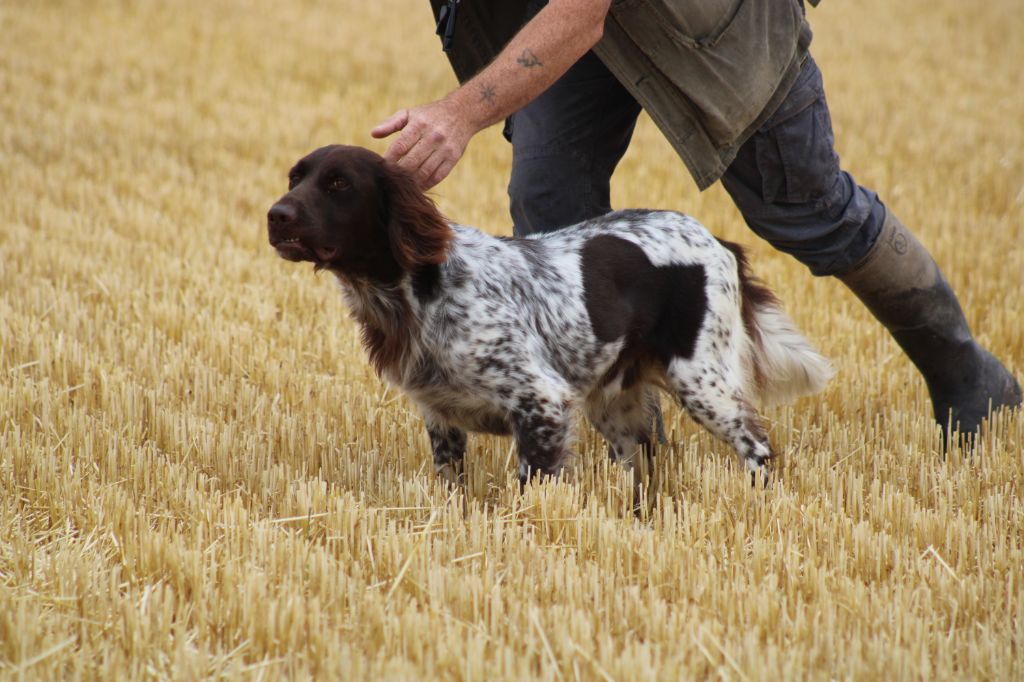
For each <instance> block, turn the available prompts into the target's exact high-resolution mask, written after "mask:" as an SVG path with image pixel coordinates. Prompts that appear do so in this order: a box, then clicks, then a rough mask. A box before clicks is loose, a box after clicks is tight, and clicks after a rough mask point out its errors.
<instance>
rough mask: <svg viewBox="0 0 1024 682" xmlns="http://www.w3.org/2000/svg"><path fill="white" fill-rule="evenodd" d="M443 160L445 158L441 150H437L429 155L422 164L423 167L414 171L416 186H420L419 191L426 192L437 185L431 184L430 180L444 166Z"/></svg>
mask: <svg viewBox="0 0 1024 682" xmlns="http://www.w3.org/2000/svg"><path fill="white" fill-rule="evenodd" d="M445 160H446V157H445V154H444V152H443V150H441V149H438V150H435V151H434V153H433V154H431V155H430V158H429V159H427V160H426V161H424V162H423V165H421V166H420V168H419V170H418V171H416V184H417V185H419V186H420V189H422V190H428V189H430V188H431V187H433V186H434V185H436V184H437V183H436V182H431V180H432V179H433V177H434V174H435V173H437V171H438V170H440V168H441V166H442V165H444V162H445Z"/></svg>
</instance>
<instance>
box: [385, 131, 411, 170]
mask: <svg viewBox="0 0 1024 682" xmlns="http://www.w3.org/2000/svg"><path fill="white" fill-rule="evenodd" d="M419 140H420V136H419V133H418V132H417V131H415V130H413V129H412V128H406V129H404V130H403V131H402V134H401V135H399V136H398V137H396V138H395V141H394V142H392V143H391V146H390V147H388V150H387V151H386V152H384V158H385V159H386V160H387V161H390V162H391V163H397V164H398V165H399V166H400V167H401V168H404V169H406V170H416V168H418V167H419V164H416V165H415V166H413V167H412V168H409V167H408V164H407V163H406V161H405V157H406V155H407V154H408V153H409V152H410V151H411V150H412V149H413V148H414V147H415V146H416V143H417V142H419Z"/></svg>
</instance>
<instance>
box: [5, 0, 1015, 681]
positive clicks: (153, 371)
mask: <svg viewBox="0 0 1024 682" xmlns="http://www.w3.org/2000/svg"><path fill="white" fill-rule="evenodd" d="M426 4H427V3H426V2H419V1H417V2H414V1H413V0H404V1H401V2H400V1H399V0H382V1H380V2H361V3H357V2H353V1H350V0H318V1H316V2H314V1H312V0H307V1H304V2H294V3H273V2H267V1H264V0H259V1H255V2H246V1H243V0H207V1H203V2H200V1H199V0H181V1H180V2H173V3H162V2H155V1H145V2H143V1H139V2H129V1H122V2H113V1H110V2H108V1H100V0H74V1H73V0H67V1H64V2H58V1H46V2H15V1H12V0H0V34H2V35H3V36H4V39H3V40H2V41H0V197H2V203H0V677H10V678H15V679H18V678H24V679H67V678H86V679H118V678H121V679H127V678H134V679H148V678H157V679H164V678H167V679H195V678H200V677H207V678H212V677H222V676H223V677H229V678H241V679H278V678H281V677H293V678H303V677H307V676H318V677H322V678H325V679H331V678H334V679H401V680H420V679H434V678H440V679H467V680H470V679H472V680H480V679H534V678H536V679H547V680H556V679H604V680H634V679H712V678H714V679H717V678H724V679H738V680H755V679H799V678H809V679H829V678H839V679H865V680H867V679H899V678H902V679H933V678H934V679H969V678H975V679H1020V678H1021V677H1022V676H1024V663H1022V661H1024V649H1022V646H1024V598H1022V590H1024V568H1022V563H1024V532H1022V527H1024V483H1022V476H1024V458H1022V447H1021V443H1022V441H1024V418H1022V417H1021V415H1020V414H1016V415H1013V416H1008V417H1001V418H999V419H997V420H996V423H995V424H994V425H993V427H992V428H991V429H988V430H986V432H985V434H984V437H983V439H982V442H981V445H980V447H979V449H978V450H977V452H976V453H975V456H973V457H966V456H964V455H963V454H962V453H953V454H952V455H951V456H949V457H947V458H943V457H942V455H941V454H940V449H939V437H938V432H937V428H936V427H935V425H934V424H933V423H932V421H931V419H930V406H929V404H928V400H927V395H926V391H925V387H924V384H923V382H922V381H921V380H920V379H919V378H918V376H917V375H916V374H915V372H914V371H913V368H912V367H911V365H910V363H909V362H908V361H907V360H906V359H905V358H904V357H903V356H902V355H901V354H900V353H899V351H898V349H897V348H896V346H895V344H894V343H892V342H891V341H890V340H889V338H888V337H887V335H886V334H885V333H884V331H883V330H882V329H881V328H880V327H879V326H878V325H876V324H875V323H873V321H872V320H871V318H870V317H869V315H868V314H867V312H866V311H865V310H863V309H862V308H861V307H860V306H859V304H858V303H857V302H856V301H855V299H854V298H853V297H852V296H851V295H849V294H848V293H847V292H846V291H845V290H844V289H842V287H841V286H840V285H839V284H838V283H836V282H835V281H832V280H815V279H813V278H812V277H811V276H810V275H809V274H808V273H807V272H806V271H805V270H804V269H803V268H802V267H801V266H799V265H798V264H797V263H795V262H794V261H792V260H790V259H788V258H787V257H785V256H783V255H780V254H776V253H775V252H773V251H772V250H771V249H770V248H769V247H767V246H766V245H765V244H763V243H760V242H759V241H758V240H757V239H756V237H754V236H753V235H752V234H751V233H749V232H748V231H747V230H746V228H745V227H744V226H743V224H742V223H741V221H740V219H739V216H738V214H737V213H736V211H735V209H734V208H733V207H732V206H731V204H730V202H729V200H728V198H727V197H726V195H725V194H724V192H723V191H722V190H721V189H720V188H717V187H716V188H713V189H712V190H710V191H708V192H707V193H705V194H699V193H698V192H697V191H696V190H695V189H694V187H693V185H692V183H691V181H690V180H689V178H688V176H687V175H686V174H685V171H684V170H683V168H682V166H681V164H680V163H679V162H678V161H677V160H676V158H675V157H674V156H673V154H672V152H671V150H670V148H669V147H668V145H667V144H666V143H665V142H664V141H663V140H662V139H661V138H660V136H659V134H658V133H657V131H656V130H655V129H654V128H653V126H651V125H650V123H649V121H644V122H643V124H642V125H641V127H640V129H639V130H638V132H637V135H636V138H635V140H634V144H633V147H632V149H631V150H630V153H629V155H628V156H627V158H626V160H625V161H624V162H623V165H622V166H621V167H620V170H619V173H618V175H617V184H616V187H615V204H616V206H618V207H667V208H676V209H680V210H684V211H687V212H689V213H692V214H694V215H695V216H697V217H698V218H700V219H701V220H702V221H703V222H705V223H706V224H707V225H709V226H710V227H711V229H712V230H713V231H714V232H716V233H717V234H718V235H720V236H722V237H724V238H727V239H731V240H736V241H740V242H743V243H745V244H747V245H749V246H750V248H751V253H752V261H753V263H754V267H755V269H756V271H757V272H758V274H760V275H761V276H762V277H763V278H764V279H766V280H767V281H768V282H769V283H770V284H771V286H772V287H773V288H774V289H775V290H776V291H777V292H778V293H779V294H780V296H781V297H782V299H783V300H784V301H785V302H786V304H787V307H788V309H789V311H790V312H791V314H792V315H793V317H794V318H795V319H796V320H797V321H798V322H799V324H800V325H801V326H802V327H803V328H804V330H805V331H806V332H807V333H808V335H809V336H810V338H812V339H813V340H814V342H815V343H816V344H817V345H818V346H819V348H821V349H822V350H823V351H824V352H825V354H826V355H828V356H830V357H831V358H833V359H834V362H835V364H836V366H837V368H838V370H839V371H838V374H837V376H836V378H835V380H834V381H833V383H832V384H831V386H830V388H829V389H827V391H826V392H825V393H824V394H822V395H821V396H818V397H815V398H813V399H805V400H803V401H801V402H799V403H798V404H796V405H795V406H793V407H790V408H785V409H778V410H774V411H771V412H769V413H768V415H767V416H768V417H769V419H770V421H771V436H772V439H773V441H774V443H775V445H776V447H777V449H778V450H780V451H781V452H783V453H784V459H783V462H782V464H781V468H780V478H779V481H778V482H777V484H776V485H775V486H774V487H772V488H771V489H770V490H768V491H763V490H753V489H751V487H750V485H749V482H748V479H747V478H746V477H745V476H743V475H742V474H741V473H740V468H739V467H738V466H737V464H736V462H735V461H734V456H733V454H732V452H731V451H730V450H729V449H728V448H727V447H725V446H723V445H722V444H719V443H717V442H714V441H713V440H712V439H710V438H709V436H708V435H707V434H706V433H705V432H704V431H703V430H701V429H699V428H697V427H696V426H695V425H694V424H693V423H691V422H690V421H689V420H688V418H687V417H686V416H685V415H684V414H682V413H681V412H680V411H679V410H678V409H676V408H675V407H674V406H672V407H670V408H669V410H668V412H667V414H666V418H667V426H668V429H669V431H670V439H671V441H672V446H671V447H670V448H667V449H663V450H662V451H661V456H660V459H659V460H658V464H657V471H656V475H657V480H658V489H657V492H656V495H655V496H656V505H655V506H654V509H653V510H652V511H651V512H650V513H649V514H647V515H646V516H645V517H644V518H642V519H635V518H634V517H633V515H632V514H631V513H630V511H629V510H630V500H629V494H630V492H629V491H630V486H629V485H628V483H627V481H626V479H625V477H624V476H623V475H621V473H620V472H619V471H617V470H616V469H615V468H614V467H610V466H609V465H608V463H607V461H606V456H605V454H604V449H603V445H602V444H601V443H599V442H598V440H597V438H596V436H595V434H594V433H593V432H591V431H590V430H589V429H586V428H583V429H581V431H580V435H579V442H578V448H577V449H578V451H579V458H578V464H577V468H576V472H575V476H574V480H573V481H572V482H567V481H563V482H560V483H552V484H545V485H543V486H537V487H531V488H530V489H528V490H527V491H526V493H525V494H523V495H520V494H519V491H518V485H517V484H516V483H515V477H514V466H513V461H514V454H513V452H512V451H511V442H510V441H509V440H507V439H500V438H491V437H477V438H471V441H470V452H469V454H468V459H467V461H468V482H467V485H466V486H465V488H464V489H463V490H462V491H460V492H456V493H454V494H453V493H450V492H449V491H447V490H446V489H445V488H444V487H443V486H442V485H440V484H439V483H438V482H437V481H435V480H434V478H433V476H432V467H431V464H430V458H429V445H428V442H427V438H426V435H425V433H424V431H423V429H422V426H421V423H420V421H419V419H418V417H417V415H416V414H415V412H414V410H413V409H412V406H411V405H410V404H409V403H408V402H407V401H406V400H405V399H404V398H403V397H402V396H401V395H400V394H398V393H397V392H396V391H395V390H389V389H387V388H386V387H385V386H384V385H383V384H382V383H380V382H379V381H378V379H377V378H376V377H375V376H374V374H373V372H372V370H371V369H370V368H369V366H368V364H367V362H366V360H365V357H364V355H363V352H362V350H361V348H360V345H359V340H358V330H357V329H356V328H355V326H354V324H353V322H352V321H351V320H350V319H349V318H348V316H347V314H346V312H345V310H344V307H343V305H342V301H341V299H340V296H339V295H338V292H337V288H336V286H335V285H334V283H333V282H332V280H331V277H330V276H328V275H326V274H321V275H319V276H314V275H313V273H312V271H311V268H308V267H299V266H296V265H294V264H291V263H286V262H284V261H282V260H280V259H279V258H277V257H276V255H275V254H274V252H273V250H272V249H270V247H269V246H268V245H267V243H266V237H265V226H264V224H265V218H264V215H265V212H266V209H267V208H268V207H269V206H270V204H271V203H272V202H273V200H274V199H275V198H276V197H277V196H279V195H280V194H281V193H282V192H283V191H284V189H285V172H286V170H287V169H288V167H289V166H290V164H291V163H292V162H293V161H294V160H295V159H297V158H298V157H299V156H301V155H303V154H305V153H306V152H308V151H309V150H311V149H313V148H315V147H317V146H319V145H322V144H326V143H331V142H345V143H354V144H362V145H366V146H371V147H373V148H375V149H377V150H383V149H384V146H383V144H381V143H379V142H375V141H371V140H370V139H369V135H368V131H369V129H370V128H371V127H372V126H373V125H374V124H375V123H377V122H378V121H379V120H382V119H383V118H384V117H386V116H387V115H389V114H390V113H392V111H394V110H396V109H398V108H400V107H402V106H407V105H411V104H415V103H418V102H423V101H427V100H430V99H433V98H437V97H439V96H440V95H442V94H443V93H445V92H446V91H447V90H448V89H450V88H451V87H452V86H453V84H454V80H453V77H452V76H451V74H450V72H449V70H448V69H447V66H446V64H445V62H444V59H443V57H442V55H441V54H440V51H439V49H438V44H437V41H436V38H435V37H434V36H433V35H432V26H431V22H430V17H429V13H428V10H427V9H426ZM811 16H812V24H813V26H814V28H815V31H816V39H815V44H814V52H815V55H816V58H817V59H818V61H819V63H820V64H821V66H822V70H823V71H824V73H825V77H826V86H827V88H828V89H829V96H830V100H831V104H832V109H833V118H834V121H835V126H836V129H837V135H838V138H839V151H840V154H841V155H842V156H843V159H844V162H845V164H846V166H847V167H848V168H849V169H851V170H852V171H853V172H854V173H855V175H856V176H857V177H858V178H859V179H860V180H861V181H862V182H864V183H865V184H867V185H869V186H871V187H874V188H876V189H878V190H879V191H880V192H881V194H882V196H883V198H885V199H886V201H887V202H888V203H889V205H890V206H891V207H893V208H894V210H895V211H897V213H898V214H899V215H900V216H901V217H902V218H903V220H904V222H906V223H907V224H908V225H909V226H910V227H911V228H912V229H914V230H915V231H916V233H917V234H918V235H919V237H920V238H921V239H922V241H923V242H924V243H925V244H926V245H927V246H928V247H929V248H930V249H931V250H932V251H933V253H934V254H935V256H936V258H937V260H938V261H939V262H940V264H941V265H942V266H943V269H944V270H945V272H946V275H947V276H948V278H949V279H950V280H951V281H952V283H953V284H954V286H955V288H956V289H957V290H958V292H959V293H960V296H961V300H962V301H963V303H964V306H965V308H966V310H967V313H968V317H969V320H970V322H971V324H972V326H973V327H974V329H975V331H976V332H977V333H978V335H979V336H980V338H981V339H982V340H983V341H984V342H985V343H986V344H987V345H988V346H989V347H990V348H991V349H992V350H993V351H995V352H996V354H997V355H999V356H1000V357H1002V358H1004V359H1005V360H1006V362H1007V364H1008V365H1009V366H1010V367H1011V368H1012V369H1014V370H1015V372H1016V373H1017V374H1018V376H1019V375H1020V373H1021V370H1022V369H1024V340H1022V339H1024V322H1022V318H1021V315H1020V311H1021V308H1022V305H1024V287H1022V276H1021V273H1022V272H1024V241H1022V239H1024V235H1022V225H1024V78H1022V75H1021V70H1020V67H1019V65H1020V64H1021V63H1024V41H1021V40H1020V36H1021V35H1022V33H1024V8H1022V6H1021V4H1020V3H1019V2H1018V0H993V1H991V2H985V3H973V4H972V3H963V2H956V1H954V0H930V1H929V0H908V1H906V2H900V3H892V2H889V1H887V0H864V1H863V2H857V3H843V2H825V3H823V5H822V7H821V8H819V9H817V10H814V11H812V13H811ZM509 158H510V152H509V148H508V146H507V144H506V143H505V142H504V140H502V139H501V137H500V135H499V134H498V131H497V130H490V131H487V132H486V133H484V134H482V135H481V136H479V137H478V139H476V140H475V141H474V142H473V143H472V144H471V146H470V149H469V152H468V155H467V157H466V158H465V160H464V161H463V163H462V164H461V165H460V167H459V168H458V169H457V170H456V172H455V173H454V174H453V175H452V176H451V178H450V179H449V180H447V181H446V182H444V183H443V184H442V185H441V186H439V187H438V188H437V189H436V191H435V192H434V196H435V198H436V199H437V201H438V203H439V205H440V206H441V208H442V209H443V210H444V211H445V212H446V213H447V214H448V215H449V216H451V217H452V218H453V219H457V220H458V221H460V222H463V223H466V224H473V225H477V226H480V227H482V228H483V229H485V230H487V231H490V232H493V233H508V231H509V227H508V225H509V220H508V214H507V207H506V202H507V199H506V195H505V186H506V182H507V170H508V164H509Z"/></svg>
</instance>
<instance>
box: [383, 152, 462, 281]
mask: <svg viewBox="0 0 1024 682" xmlns="http://www.w3.org/2000/svg"><path fill="white" fill-rule="evenodd" d="M381 171H382V178H381V183H380V185H381V188H382V190H383V191H382V196H381V201H382V211H383V213H384V216H385V225H386V226H387V233H388V241H389V242H390V244H391V253H392V255H393V256H394V257H395V260H396V261H397V262H398V265H399V266H400V267H401V268H402V269H403V270H405V271H406V272H411V271H413V270H415V269H416V268H417V267H419V266H421V265H428V264H430V265H439V264H441V263H443V262H444V261H445V259H446V258H447V257H448V245H449V243H450V242H451V240H452V237H453V236H454V234H453V232H452V228H451V226H450V225H449V224H448V221H447V220H446V219H445V217H444V216H443V215H441V212H440V211H438V210H437V206H435V205H434V202H433V201H432V200H431V199H430V197H428V196H427V195H426V194H424V193H423V191H422V190H420V188H419V187H417V186H416V182H415V180H413V178H412V176H411V175H409V174H407V173H405V172H404V171H402V170H400V169H398V168H396V167H395V166H394V165H392V164H390V163H387V162H384V163H383V164H382V165H381Z"/></svg>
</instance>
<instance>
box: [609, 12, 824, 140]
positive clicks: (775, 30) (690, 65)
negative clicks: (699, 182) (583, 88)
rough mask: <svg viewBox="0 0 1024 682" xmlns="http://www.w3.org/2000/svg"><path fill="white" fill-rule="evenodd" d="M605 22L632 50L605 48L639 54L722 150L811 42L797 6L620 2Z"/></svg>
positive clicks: (746, 125) (748, 122)
mask: <svg viewBox="0 0 1024 682" xmlns="http://www.w3.org/2000/svg"><path fill="white" fill-rule="evenodd" d="M609 20H610V21H615V22H616V23H617V24H618V25H619V26H620V27H621V28H622V30H623V33H624V34H625V35H626V36H628V38H629V39H630V40H631V41H632V43H633V45H631V46H628V45H613V46H609V48H610V49H613V50H615V49H622V50H630V49H637V50H639V51H641V52H642V53H644V55H645V56H646V57H647V58H648V59H649V60H650V62H651V64H652V66H653V67H654V68H656V69H657V70H658V71H660V72H662V73H663V74H664V75H665V76H666V78H667V79H668V80H669V81H671V83H672V84H673V85H674V86H675V87H676V88H677V89H678V90H679V91H680V92H681V93H682V94H683V95H685V97H686V98H687V99H688V100H689V101H690V102H691V103H692V105H693V108H694V111H695V115H696V117H697V119H698V122H699V123H700V124H701V126H702V127H703V128H704V130H705V131H706V132H707V133H708V136H709V137H710V138H711V140H712V141H713V142H714V143H715V144H716V145H717V146H719V147H727V146H730V145H732V144H734V143H735V142H736V141H737V140H738V139H739V138H740V136H741V135H742V134H743V133H744V132H745V131H746V130H747V129H748V128H749V127H750V125H751V124H752V123H754V122H755V120H756V119H757V118H758V116H760V114H761V112H762V111H763V110H764V107H765V106H766V104H767V103H768V102H769V101H770V100H771V98H772V96H773V95H774V94H775V91H776V89H777V88H778V86H779V83H780V82H781V80H782V78H783V76H784V75H785V73H786V71H787V70H788V69H789V67H790V65H791V64H792V63H793V60H794V58H795V56H796V54H797V51H798V48H799V46H800V43H801V39H802V38H803V39H804V40H809V31H805V23H804V17H803V11H802V10H801V7H800V3H799V0H700V1H699V2H697V1H693V2H678V1H676V2H674V1H673V0H619V1H618V2H616V3H614V4H613V5H612V8H611V13H610V19H609Z"/></svg>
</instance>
